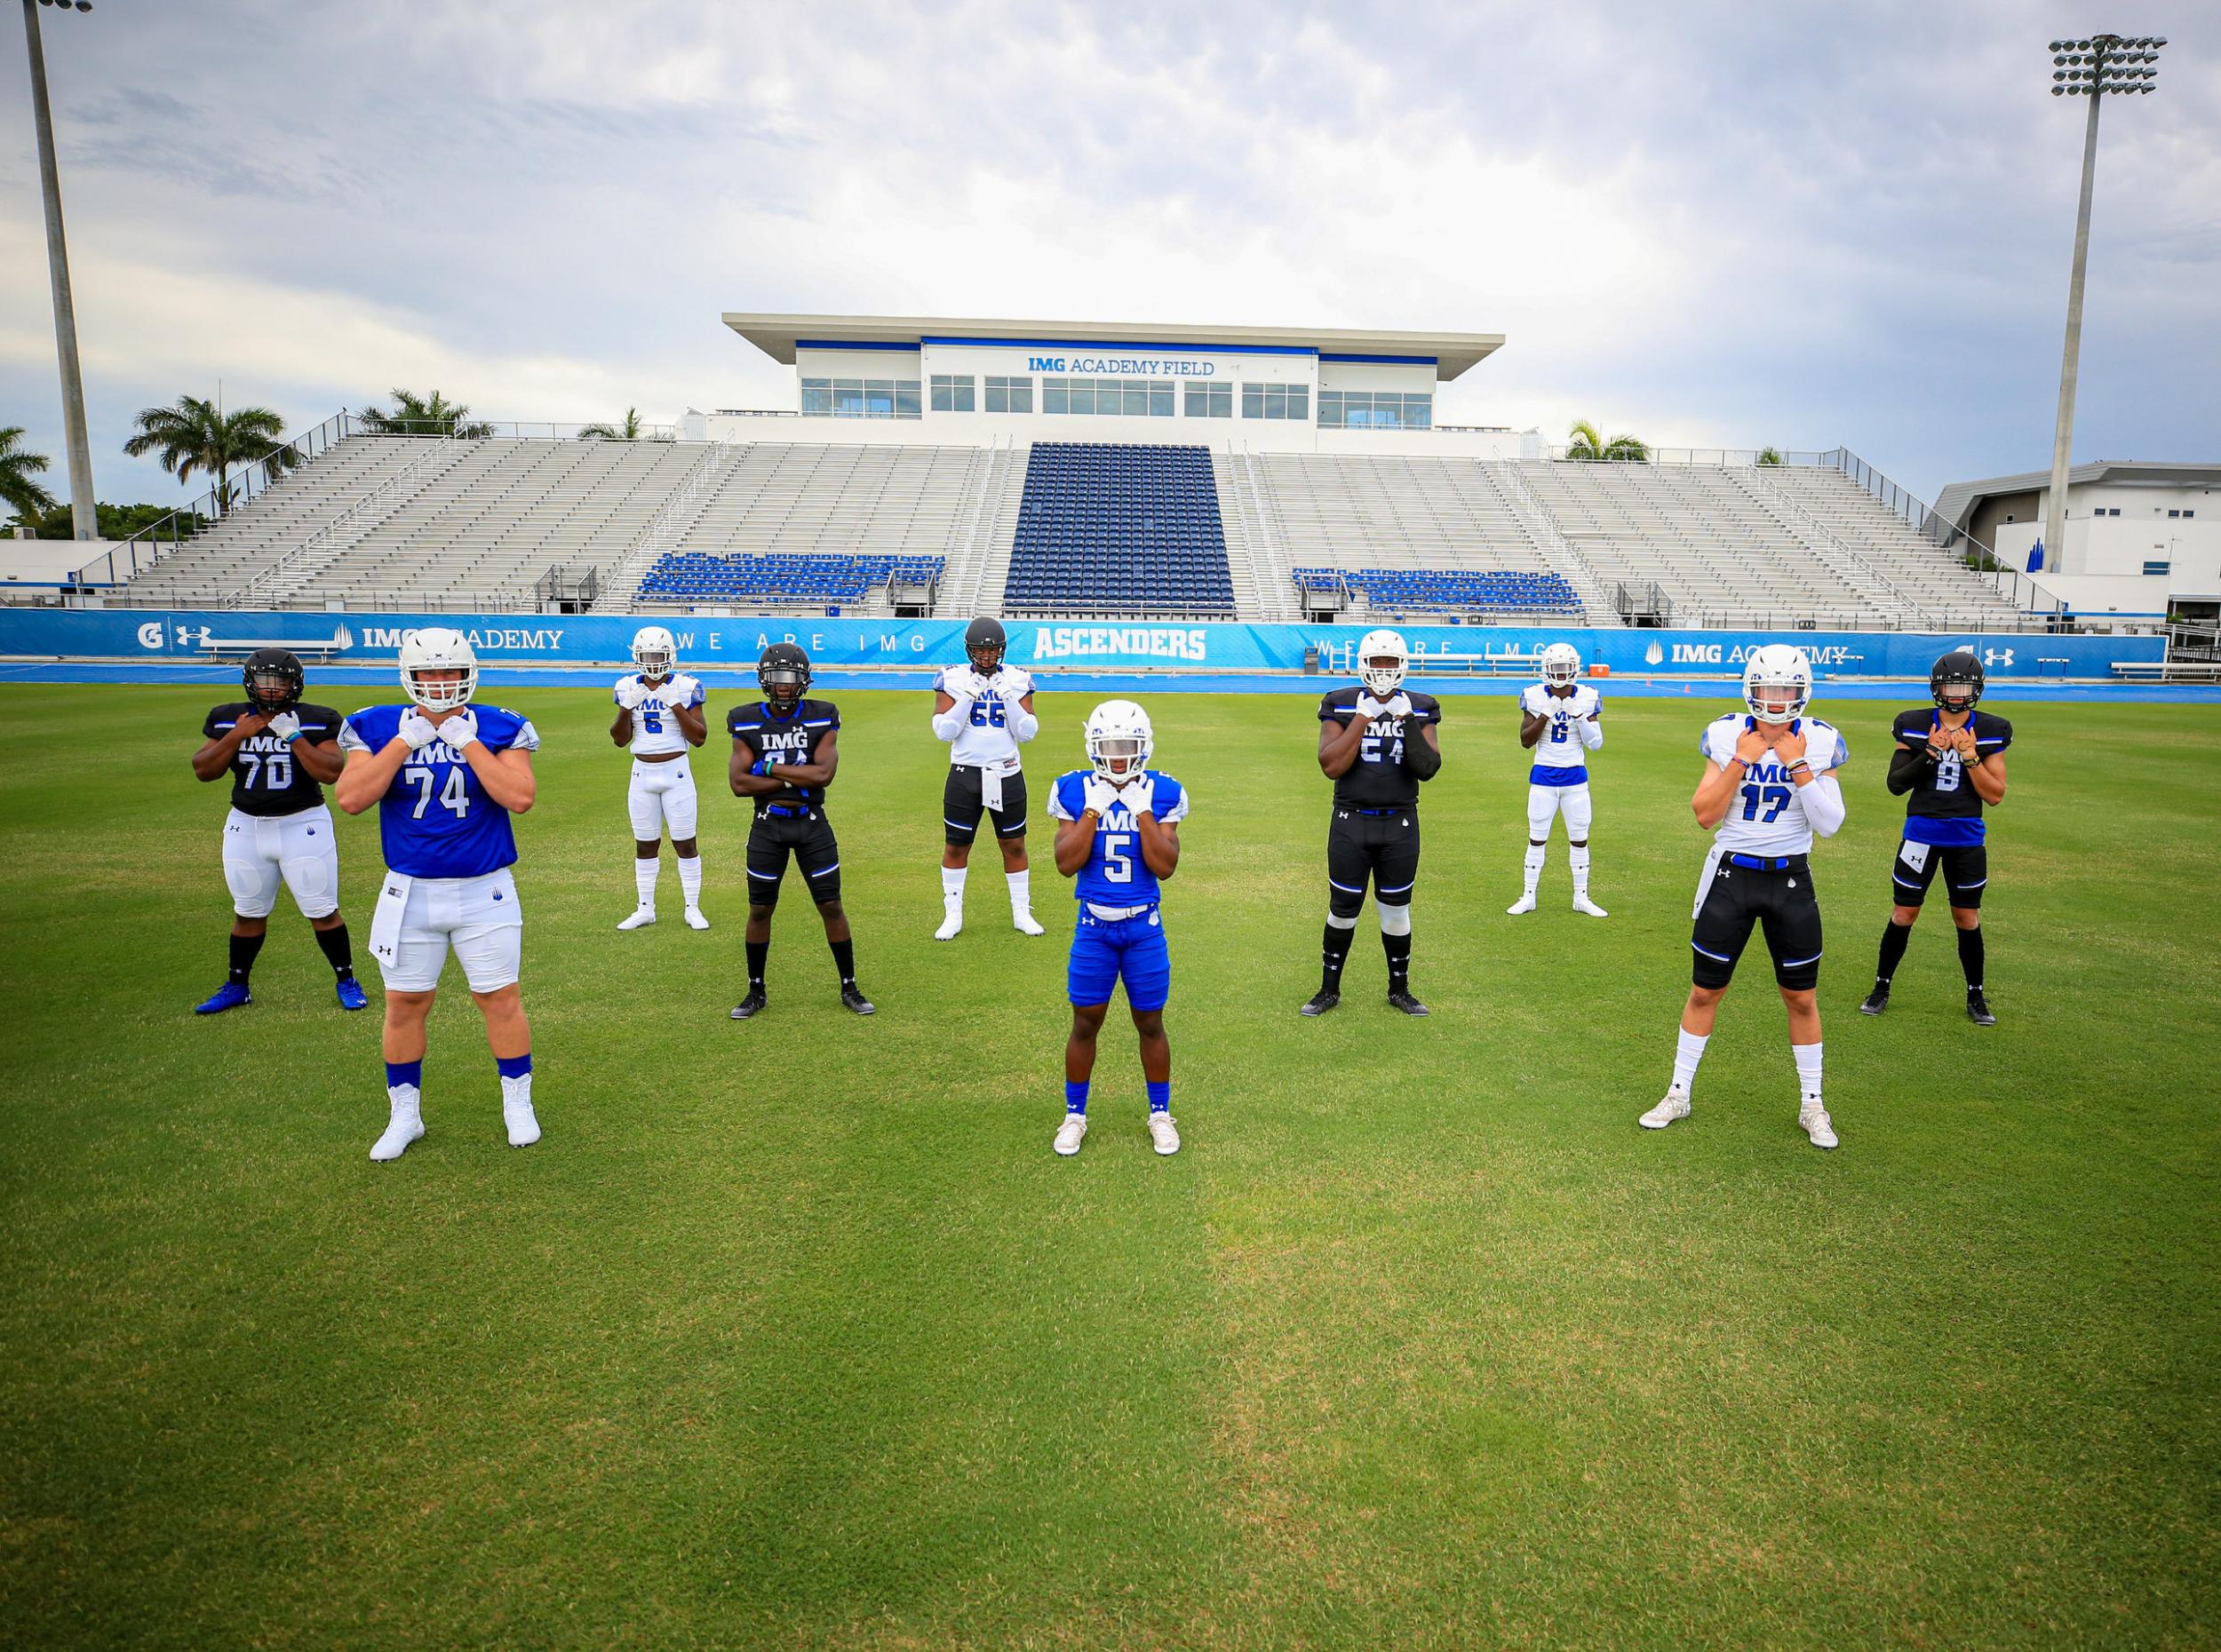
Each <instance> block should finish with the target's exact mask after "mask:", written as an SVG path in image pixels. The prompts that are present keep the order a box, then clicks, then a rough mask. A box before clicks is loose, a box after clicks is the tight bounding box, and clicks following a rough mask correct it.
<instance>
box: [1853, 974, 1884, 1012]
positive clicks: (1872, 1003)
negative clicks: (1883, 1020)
mask: <svg viewBox="0 0 2221 1652" xmlns="http://www.w3.org/2000/svg"><path fill="white" fill-rule="evenodd" d="M1889 1007H1890V983H1889V982H1887V981H1876V982H1875V984H1874V990H1873V991H1872V992H1870V993H1868V994H1867V1001H1866V1002H1865V1003H1864V1004H1862V1005H1859V1014H1861V1015H1879V1014H1881V1013H1882V1012H1883V1011H1884V1010H1886V1009H1888V1008H1889Z"/></svg>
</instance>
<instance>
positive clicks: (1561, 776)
mask: <svg viewBox="0 0 2221 1652" xmlns="http://www.w3.org/2000/svg"><path fill="white" fill-rule="evenodd" d="M1519 709H1520V710H1521V711H1524V713H1526V714H1527V715H1528V716H1530V717H1547V718H1548V719H1550V726H1549V727H1548V728H1546V729H1544V730H1543V731H1542V737H1541V738H1540V739H1539V740H1537V741H1536V742H1535V743H1534V762H1533V766H1532V767H1531V768H1529V769H1528V771H1527V837H1528V838H1529V839H1530V840H1531V841H1533V842H1538V843H1539V842H1540V841H1542V840H1543V839H1545V838H1548V837H1549V835H1550V822H1552V821H1553V820H1555V819H1556V818H1557V816H1558V815H1559V814H1564V816H1565V835H1566V836H1567V837H1568V838H1572V840H1573V841H1575V842H1576V843H1579V842H1583V841H1586V840H1587V838H1588V828H1589V822H1590V820H1591V818H1592V806H1591V803H1590V800H1589V795H1588V754H1589V753H1590V752H1591V751H1595V750H1596V748H1597V747H1599V746H1601V745H1603V744H1604V728H1603V726H1602V725H1601V723H1600V722H1599V721H1598V720H1597V719H1599V718H1600V717H1601V716H1602V714H1603V712H1604V696H1603V695H1600V694H1598V693H1597V692H1596V689H1594V688H1592V687H1589V686H1588V684H1587V683H1580V684H1577V685H1575V687H1574V689H1573V692H1572V694H1571V695H1564V696H1555V695H1552V694H1551V693H1550V690H1549V686H1548V684H1546V683H1534V684H1532V685H1530V686H1529V687H1527V689H1526V690H1525V691H1524V693H1522V694H1521V695H1520V696H1519Z"/></svg>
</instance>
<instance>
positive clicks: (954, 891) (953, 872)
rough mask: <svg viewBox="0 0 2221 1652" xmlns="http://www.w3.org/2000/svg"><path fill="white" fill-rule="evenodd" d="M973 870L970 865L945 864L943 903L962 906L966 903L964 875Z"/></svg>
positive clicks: (942, 886) (942, 876) (942, 878)
mask: <svg viewBox="0 0 2221 1652" xmlns="http://www.w3.org/2000/svg"><path fill="white" fill-rule="evenodd" d="M970 870H972V869H971V868H970V867H968V866H944V867H943V868H942V869H941V901H942V904H943V905H944V906H953V907H961V906H962V905H963V904H964V876H965V874H966V873H967V872H969V871H970Z"/></svg>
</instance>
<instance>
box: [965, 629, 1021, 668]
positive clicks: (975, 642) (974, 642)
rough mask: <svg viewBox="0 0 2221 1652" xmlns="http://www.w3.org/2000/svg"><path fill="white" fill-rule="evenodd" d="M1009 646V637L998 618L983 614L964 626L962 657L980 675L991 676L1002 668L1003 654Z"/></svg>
mask: <svg viewBox="0 0 2221 1652" xmlns="http://www.w3.org/2000/svg"><path fill="white" fill-rule="evenodd" d="M1009 647H1010V639H1009V638H1008V637H1007V635H1006V634H1005V632H1004V631H1003V628H1002V622H1001V621H1000V620H999V619H992V618H990V617H988V616H985V615H983V616H980V617H979V618H978V619H975V620H974V621H973V622H972V623H970V624H969V625H967V626H966V627H965V628H964V657H965V658H966V659H967V660H969V661H970V662H971V663H972V669H973V670H974V671H977V672H978V673H979V674H980V675H981V676H982V677H992V676H993V675H994V674H995V673H996V672H997V671H1000V670H1001V669H1002V662H1003V655H1004V654H1005V653H1006V652H1007V650H1008V648H1009Z"/></svg>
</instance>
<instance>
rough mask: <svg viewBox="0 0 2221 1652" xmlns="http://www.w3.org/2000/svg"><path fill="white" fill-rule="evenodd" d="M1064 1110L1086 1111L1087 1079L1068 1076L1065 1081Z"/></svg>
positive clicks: (1070, 1111)
mask: <svg viewBox="0 0 2221 1652" xmlns="http://www.w3.org/2000/svg"><path fill="white" fill-rule="evenodd" d="M1064 1110H1065V1111H1066V1112H1067V1113H1085V1112H1086V1111H1087V1080H1086V1079H1084V1078H1079V1079H1072V1078H1067V1079H1066V1080H1065V1081H1064Z"/></svg>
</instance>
